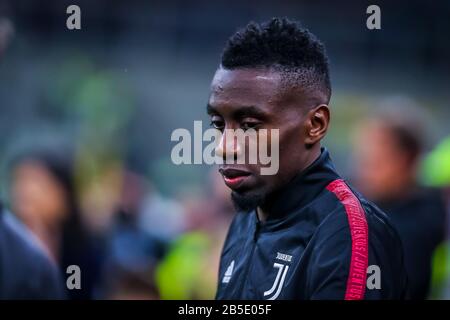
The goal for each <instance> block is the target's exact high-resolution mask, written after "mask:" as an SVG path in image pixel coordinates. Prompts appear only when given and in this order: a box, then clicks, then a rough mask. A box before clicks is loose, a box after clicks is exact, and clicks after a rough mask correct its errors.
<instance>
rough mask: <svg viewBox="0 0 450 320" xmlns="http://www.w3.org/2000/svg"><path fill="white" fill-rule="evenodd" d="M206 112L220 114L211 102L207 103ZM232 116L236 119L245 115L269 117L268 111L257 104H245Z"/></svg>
mask: <svg viewBox="0 0 450 320" xmlns="http://www.w3.org/2000/svg"><path fill="white" fill-rule="evenodd" d="M206 112H207V113H208V114H209V115H217V114H220V113H219V112H218V111H217V110H216V108H215V107H213V106H211V105H210V104H207V105H206ZM232 117H233V118H235V119H240V118H244V117H257V118H265V117H267V113H266V112H264V111H262V110H261V109H260V108H257V107H255V106H243V107H239V109H238V110H236V111H234V112H233V113H232Z"/></svg>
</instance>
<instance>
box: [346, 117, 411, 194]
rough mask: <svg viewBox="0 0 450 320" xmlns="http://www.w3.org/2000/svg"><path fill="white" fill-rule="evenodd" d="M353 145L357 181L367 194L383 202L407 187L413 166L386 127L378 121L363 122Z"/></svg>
mask: <svg viewBox="0 0 450 320" xmlns="http://www.w3.org/2000/svg"><path fill="white" fill-rule="evenodd" d="M353 146H354V150H353V153H354V158H355V164H356V166H355V173H356V176H355V178H356V184H357V185H358V187H359V188H360V190H361V191H362V192H363V193H364V194H365V195H366V196H367V197H369V198H370V199H372V200H376V201H383V200H387V199H389V198H392V197H396V196H397V194H399V193H400V192H402V190H405V189H407V188H408V184H409V183H410V181H409V180H408V177H409V176H410V175H411V174H412V171H414V167H413V166H412V165H411V164H410V161H409V158H408V156H407V154H405V153H404V152H403V151H402V150H401V148H399V146H398V145H397V143H396V142H395V136H394V134H393V133H392V132H391V129H390V128H389V127H387V126H385V125H383V123H382V122H381V121H379V120H372V121H365V122H363V123H362V124H360V125H359V126H358V127H357V129H356V131H355V139H354V145H353Z"/></svg>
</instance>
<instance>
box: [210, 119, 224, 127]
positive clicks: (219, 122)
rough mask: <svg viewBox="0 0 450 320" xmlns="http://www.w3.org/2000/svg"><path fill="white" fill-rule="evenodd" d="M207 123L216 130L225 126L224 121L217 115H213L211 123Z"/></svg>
mask: <svg viewBox="0 0 450 320" xmlns="http://www.w3.org/2000/svg"><path fill="white" fill-rule="evenodd" d="M209 125H210V126H211V127H213V128H215V129H218V130H223V129H224V127H225V123H224V121H223V120H222V119H220V118H219V117H213V118H212V119H211V123H210V124H209Z"/></svg>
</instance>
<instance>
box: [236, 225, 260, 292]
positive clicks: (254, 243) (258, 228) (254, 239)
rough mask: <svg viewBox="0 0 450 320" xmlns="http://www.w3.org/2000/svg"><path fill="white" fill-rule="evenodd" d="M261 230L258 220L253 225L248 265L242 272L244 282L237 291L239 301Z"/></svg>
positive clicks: (245, 284)
mask: <svg viewBox="0 0 450 320" xmlns="http://www.w3.org/2000/svg"><path fill="white" fill-rule="evenodd" d="M260 229H261V222H260V221H259V220H258V221H257V222H256V224H255V232H254V233H253V239H252V250H251V252H250V257H249V260H250V261H249V263H248V264H247V267H246V268H245V272H244V277H245V281H244V282H243V283H242V286H241V288H240V290H239V294H240V297H239V298H240V299H242V298H243V297H242V291H243V290H244V288H245V287H246V286H247V282H248V278H249V277H248V273H249V271H250V269H251V267H252V265H253V255H254V253H255V249H256V243H257V242H258V236H259V232H260Z"/></svg>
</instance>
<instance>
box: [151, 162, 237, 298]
mask: <svg viewBox="0 0 450 320" xmlns="http://www.w3.org/2000/svg"><path fill="white" fill-rule="evenodd" d="M183 199H184V200H183V201H182V204H183V208H184V216H185V224H184V232H183V234H181V235H179V236H178V237H177V238H176V239H175V240H174V241H173V242H172V244H171V246H170V249H169V251H168V252H167V255H166V256H165V257H164V259H163V260H162V262H161V264H160V265H159V266H158V268H157V270H156V280H157V284H158V288H159V290H160V293H161V298H162V299H188V300H189V299H213V298H214V294H215V291H216V284H217V281H218V274H217V270H218V269H219V261H220V253H221V250H222V246H223V243H224V241H225V237H226V233H227V229H228V227H229V225H230V223H231V220H232V217H233V214H234V208H233V204H232V202H231V197H230V190H229V189H228V188H227V187H226V186H225V185H224V184H223V182H222V179H221V176H220V175H219V174H218V172H217V171H216V170H211V171H210V174H209V176H208V182H207V184H206V186H205V190H202V193H201V195H192V194H190V195H185V196H184V197H183Z"/></svg>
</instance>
